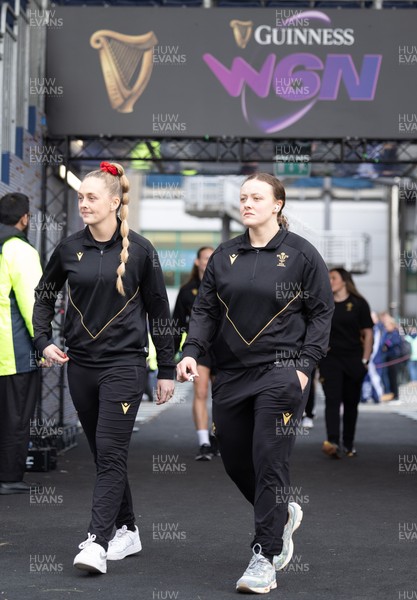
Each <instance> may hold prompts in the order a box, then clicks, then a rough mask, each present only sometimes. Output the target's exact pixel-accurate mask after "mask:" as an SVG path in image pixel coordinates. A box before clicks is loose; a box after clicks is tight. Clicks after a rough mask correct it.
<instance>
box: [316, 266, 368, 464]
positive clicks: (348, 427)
mask: <svg viewBox="0 0 417 600" xmlns="http://www.w3.org/2000/svg"><path fill="white" fill-rule="evenodd" d="M329 276H330V285H331V287H332V292H333V297H334V302H335V311H334V314H333V318H332V327H331V330H330V341H329V349H328V351H327V356H326V357H325V358H323V359H322V360H321V361H320V366H319V369H320V381H321V384H322V386H323V391H324V395H325V398H326V408H325V417H326V429H327V440H325V441H324V442H323V446H322V450H323V452H324V453H325V454H327V455H328V456H330V457H332V458H341V455H342V454H341V448H340V406H341V404H343V436H342V437H343V450H344V453H345V454H346V456H349V457H353V456H356V450H355V447H354V438H355V429H356V421H357V418H358V404H359V400H360V395H361V387H362V381H363V378H364V377H365V375H366V373H367V365H368V363H369V359H370V356H371V354H372V346H373V326H374V324H373V321H372V317H371V313H370V310H369V305H368V303H367V301H366V300H365V299H364V298H363V297H362V296H361V294H360V293H359V292H358V290H357V289H356V286H355V284H354V282H353V279H352V276H351V274H350V273H349V272H348V271H346V269H343V268H334V269H331V270H330V271H329Z"/></svg>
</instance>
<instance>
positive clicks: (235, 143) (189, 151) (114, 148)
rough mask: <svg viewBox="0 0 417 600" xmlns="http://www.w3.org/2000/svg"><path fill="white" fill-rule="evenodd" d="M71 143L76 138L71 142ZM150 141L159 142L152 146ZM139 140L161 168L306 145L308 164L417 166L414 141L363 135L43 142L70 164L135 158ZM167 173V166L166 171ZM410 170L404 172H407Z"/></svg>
mask: <svg viewBox="0 0 417 600" xmlns="http://www.w3.org/2000/svg"><path fill="white" fill-rule="evenodd" d="M74 142H75V143H74ZM155 142H157V143H158V144H159V146H158V151H157V152H156V151H155V146H154V144H155ZM139 145H142V146H143V147H145V146H146V147H147V148H148V150H149V153H148V154H146V153H144V154H143V156H141V157H140V160H144V161H150V162H153V163H155V165H157V167H158V169H159V170H160V171H161V172H165V169H164V163H167V162H169V163H171V164H172V163H177V162H193V163H195V162H198V163H207V162H217V163H221V162H230V163H242V164H243V165H244V164H245V163H253V162H257V163H269V164H270V163H272V162H274V157H275V156H276V155H277V148H279V147H285V146H287V147H288V146H289V147H294V146H297V147H300V148H307V147H308V148H309V157H310V159H309V162H311V163H313V164H317V163H323V164H340V163H345V164H359V163H371V164H378V163H380V162H384V163H386V164H392V165H410V168H414V166H415V165H417V140H394V139H393V140H384V141H382V140H371V139H366V138H360V139H359V138H345V139H323V140H310V139H271V138H269V139H265V138H229V137H209V136H206V137H204V138H179V137H177V138H175V137H170V138H157V137H152V138H150V137H149V138H143V137H137V136H131V137H126V136H108V137H107V136H101V137H97V136H94V137H93V136H92V137H87V136H84V137H68V136H67V137H50V138H48V139H47V146H48V147H51V146H54V147H55V148H56V152H57V153H59V154H60V155H61V156H63V157H64V160H65V163H66V164H70V165H71V166H73V165H76V164H79V163H80V162H91V161H100V160H108V159H112V160H115V161H134V160H138V158H137V156H136V157H135V156H132V153H133V154H134V152H135V150H136V149H137V147H138V146H139ZM381 146H385V147H391V148H394V149H395V151H394V152H388V153H381ZM170 172H172V171H170ZM407 175H409V173H407Z"/></svg>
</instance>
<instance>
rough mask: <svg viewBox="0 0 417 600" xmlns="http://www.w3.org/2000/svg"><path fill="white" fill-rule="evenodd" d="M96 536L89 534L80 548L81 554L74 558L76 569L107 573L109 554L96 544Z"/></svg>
mask: <svg viewBox="0 0 417 600" xmlns="http://www.w3.org/2000/svg"><path fill="white" fill-rule="evenodd" d="M95 539H96V536H95V534H94V533H93V535H90V534H88V538H87V539H86V540H85V542H81V544H80V545H79V546H78V547H79V548H80V549H81V552H79V553H78V554H77V556H76V557H75V558H74V563H73V564H74V567H77V569H81V570H82V571H89V572H90V573H107V562H106V558H107V552H106V551H105V549H104V548H103V546H100V544H96V542H95Z"/></svg>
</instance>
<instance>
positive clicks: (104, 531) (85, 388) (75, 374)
mask: <svg viewBox="0 0 417 600" xmlns="http://www.w3.org/2000/svg"><path fill="white" fill-rule="evenodd" d="M145 382H146V369H145V367H141V366H116V367H107V368H94V367H81V366H80V365H78V364H76V363H74V361H72V360H70V361H69V363H68V384H69V389H70V393H71V397H72V401H73V403H74V406H75V408H76V410H77V412H78V417H79V419H80V422H81V425H82V427H83V429H84V432H85V434H86V436H87V440H88V443H89V445H90V448H91V451H92V453H93V455H94V461H95V463H96V471H97V475H96V481H95V484H94V492H93V502H92V505H93V506H92V517H91V522H90V525H89V528H88V532H89V533H91V534H95V535H96V543H98V544H101V545H102V546H103V547H104V548H105V549H106V550H107V547H108V541H109V539H110V538H111V535H112V531H113V526H114V525H116V528H117V529H120V528H121V527H122V526H123V525H126V526H127V527H128V528H129V529H132V528H134V523H135V515H134V512H133V503H132V495H131V492H130V487H129V482H128V478H127V455H128V448H129V442H130V438H131V435H132V430H133V426H134V424H135V419H136V414H137V412H138V409H139V405H140V402H141V399H142V394H143V391H144V388H145Z"/></svg>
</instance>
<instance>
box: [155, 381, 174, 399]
mask: <svg viewBox="0 0 417 600" xmlns="http://www.w3.org/2000/svg"><path fill="white" fill-rule="evenodd" d="M174 388H175V384H174V381H173V380H172V379H158V383H157V386H156V404H165V402H168V400H170V399H171V398H172V396H173V395H174Z"/></svg>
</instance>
